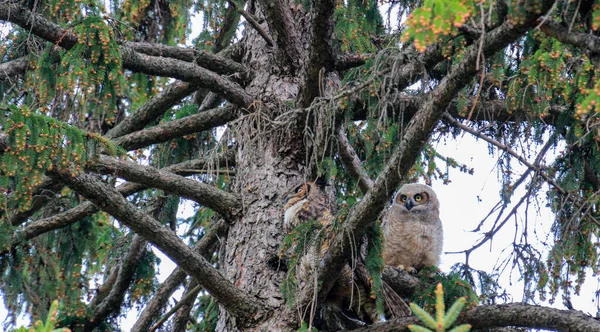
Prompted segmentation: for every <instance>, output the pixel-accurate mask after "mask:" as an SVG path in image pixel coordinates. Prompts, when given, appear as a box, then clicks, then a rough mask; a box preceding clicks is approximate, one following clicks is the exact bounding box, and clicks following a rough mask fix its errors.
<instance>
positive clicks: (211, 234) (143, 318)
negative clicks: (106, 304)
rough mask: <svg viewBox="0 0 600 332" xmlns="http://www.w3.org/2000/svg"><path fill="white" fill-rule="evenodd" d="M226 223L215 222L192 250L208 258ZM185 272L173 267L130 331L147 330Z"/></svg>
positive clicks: (180, 281)
mask: <svg viewBox="0 0 600 332" xmlns="http://www.w3.org/2000/svg"><path fill="white" fill-rule="evenodd" d="M227 228H228V226H227V223H226V222H225V221H224V220H219V221H218V222H217V223H215V224H214V225H213V226H212V227H211V228H210V229H209V230H208V232H206V234H205V235H204V236H203V237H202V239H201V240H200V241H198V243H197V244H196V246H195V247H194V249H193V250H194V252H196V253H198V254H200V255H202V256H203V257H204V258H206V259H209V257H208V256H210V255H211V254H212V251H210V248H212V247H213V245H214V244H215V243H217V240H218V238H219V237H220V236H223V235H224V234H225V232H226V231H227ZM186 276H187V274H186V273H185V272H184V271H183V270H182V269H181V268H179V267H177V268H175V270H173V272H171V275H169V277H168V278H167V279H166V280H165V281H164V282H163V283H162V284H161V285H160V287H159V288H158V290H157V291H156V293H154V296H153V297H152V299H151V300H150V301H149V302H148V303H147V304H146V307H145V308H144V310H143V311H142V313H141V314H140V317H139V318H138V320H137V321H136V322H135V324H134V325H133V327H132V328H131V332H145V331H148V329H149V328H150V325H151V324H152V322H153V320H155V319H156V318H157V317H158V315H159V313H160V311H161V310H162V308H163V307H164V306H165V305H166V304H167V302H168V301H169V298H171V295H173V293H174V292H175V290H176V289H177V287H179V285H181V283H182V282H183V281H184V280H185V278H186Z"/></svg>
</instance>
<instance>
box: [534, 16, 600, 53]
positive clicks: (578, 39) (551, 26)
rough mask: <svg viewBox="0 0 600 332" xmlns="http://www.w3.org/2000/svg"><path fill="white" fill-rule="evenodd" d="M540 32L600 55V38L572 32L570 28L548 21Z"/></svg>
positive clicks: (541, 27)
mask: <svg viewBox="0 0 600 332" xmlns="http://www.w3.org/2000/svg"><path fill="white" fill-rule="evenodd" d="M540 30H542V32H544V33H545V34H546V35H548V36H550V37H554V38H556V39H557V40H558V41H560V42H561V43H565V44H570V45H573V46H577V47H580V48H582V49H585V50H587V51H589V52H592V53H600V38H598V37H597V36H594V35H592V34H588V33H583V32H575V31H570V29H569V27H567V26H563V25H562V24H560V23H558V22H556V21H553V20H551V19H547V20H546V21H545V22H544V24H542V26H540Z"/></svg>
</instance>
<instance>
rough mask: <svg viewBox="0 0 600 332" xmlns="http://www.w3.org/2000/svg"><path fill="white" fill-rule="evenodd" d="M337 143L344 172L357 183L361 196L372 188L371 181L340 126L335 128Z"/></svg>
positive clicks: (342, 127)
mask: <svg viewBox="0 0 600 332" xmlns="http://www.w3.org/2000/svg"><path fill="white" fill-rule="evenodd" d="M337 141H338V152H339V154H340V159H341V160H342V163H343V164H344V167H346V170H347V171H348V173H349V174H350V176H351V177H352V179H354V181H356V182H357V183H358V187H359V188H360V191H362V192H363V194H364V193H366V192H368V191H369V190H371V188H372V187H373V180H371V178H370V177H369V175H368V174H367V172H366V171H365V170H364V169H363V167H362V162H361V161H360V159H358V156H357V155H356V151H354V148H353V147H352V145H351V144H350V142H348V137H346V131H345V130H344V126H343V125H341V124H340V125H338V128H337Z"/></svg>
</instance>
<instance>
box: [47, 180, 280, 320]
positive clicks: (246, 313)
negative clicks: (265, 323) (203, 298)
mask: <svg viewBox="0 0 600 332" xmlns="http://www.w3.org/2000/svg"><path fill="white" fill-rule="evenodd" d="M49 173H50V174H49V175H50V176H52V177H54V178H57V179H59V180H60V181H63V182H64V183H65V184H67V185H68V186H69V187H71V188H73V189H74V190H75V191H77V192H78V193H79V194H81V195H82V196H84V197H86V198H87V199H89V200H90V201H92V202H93V203H94V204H95V205H96V206H98V207H99V208H101V209H102V210H104V211H106V212H108V213H109V214H111V215H112V216H114V217H115V218H116V219H118V220H119V221H120V222H121V223H123V224H125V225H126V226H128V227H129V228H131V229H132V230H133V231H134V232H136V233H137V234H139V235H141V236H143V237H144V238H145V239H146V240H148V241H149V242H151V243H152V244H154V245H155V246H156V247H157V248H158V249H160V251H162V252H163V253H164V254H165V255H167V256H168V257H169V258H170V259H172V260H173V261H174V262H175V263H176V264H177V265H178V266H179V267H181V268H182V269H183V270H184V271H186V273H188V274H189V275H191V276H193V277H195V278H196V280H198V282H199V283H200V284H201V285H202V286H203V287H204V288H205V289H206V290H208V292H210V294H211V295H212V296H213V297H214V298H215V299H216V300H217V301H218V302H219V303H220V304H221V305H223V307H225V309H226V310H227V311H229V313H231V314H232V315H233V316H235V317H236V318H237V319H238V322H239V323H240V324H241V325H242V326H248V325H252V324H254V323H256V322H257V321H261V320H262V319H265V318H266V315H267V313H266V310H268V308H267V306H266V304H264V303H260V302H259V301H258V300H257V299H256V298H254V297H252V296H250V295H248V294H246V293H245V292H243V291H241V290H239V289H237V288H236V287H235V286H234V285H233V284H231V282H229V281H228V280H227V279H226V278H225V277H223V276H222V275H221V273H220V272H219V271H217V270H216V269H215V268H214V267H213V266H212V265H211V264H210V263H209V262H208V261H207V260H206V259H204V257H202V256H201V255H199V254H198V253H196V252H194V251H192V249H191V248H190V247H188V246H187V245H186V244H185V243H184V242H183V241H182V240H181V239H180V238H179V237H177V235H176V234H175V233H174V232H173V231H171V230H170V229H168V228H166V227H163V226H162V225H161V224H160V223H159V222H158V221H156V220H155V219H154V218H152V217H150V216H148V215H147V214H145V213H143V212H141V211H139V210H138V209H137V208H136V207H135V206H133V205H132V204H131V203H130V202H129V201H128V200H127V199H126V198H124V197H123V196H122V195H121V194H120V193H118V192H117V191H116V190H115V188H113V187H110V186H109V185H107V184H105V183H103V182H102V181H100V180H99V179H96V178H95V177H93V176H91V175H88V174H79V175H76V176H72V175H71V174H70V173H68V172H62V171H58V170H56V169H54V170H52V171H50V172H49Z"/></svg>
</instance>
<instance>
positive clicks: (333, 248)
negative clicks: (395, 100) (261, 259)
mask: <svg viewBox="0 0 600 332" xmlns="http://www.w3.org/2000/svg"><path fill="white" fill-rule="evenodd" d="M552 3H553V1H544V2H542V3H539V5H540V7H538V8H539V9H540V10H539V13H540V14H536V13H531V12H528V13H527V15H524V17H523V19H522V21H520V22H519V24H514V23H513V22H511V21H507V22H504V23H503V24H502V25H501V26H499V27H498V28H496V29H494V30H492V31H490V32H489V33H488V34H487V35H486V38H485V40H484V41H483V43H482V47H481V49H480V47H479V45H476V44H475V45H472V46H471V47H469V48H468V49H467V50H466V52H465V54H464V56H463V58H462V59H461V61H460V62H459V63H457V64H456V65H454V66H453V67H452V69H451V71H450V73H449V74H448V75H447V76H446V77H445V78H444V79H443V80H442V81H441V82H440V84H439V85H438V86H437V87H436V88H435V89H434V90H433V91H432V92H431V93H430V94H429V96H428V98H426V99H425V100H424V101H423V103H422V104H421V106H420V108H419V111H418V112H417V113H416V114H415V116H414V117H413V118H412V119H411V121H410V123H409V124H408V126H407V129H406V131H405V135H404V137H403V138H402V140H401V141H400V144H399V145H398V147H397V148H396V149H395V150H394V152H393V154H392V156H391V157H390V159H389V161H388V163H387V165H385V167H384V168H383V170H382V172H381V173H380V175H379V176H378V177H377V179H376V180H375V183H374V185H373V188H372V189H371V190H370V191H369V192H367V193H366V194H365V196H364V197H363V199H362V200H361V201H360V202H358V203H357V204H356V205H355V206H354V208H353V209H352V210H351V211H350V213H349V215H348V217H347V218H346V220H345V221H344V222H343V223H342V227H340V228H341V229H340V230H339V231H338V232H337V235H336V236H335V239H334V241H333V242H332V243H331V245H330V247H329V250H328V251H327V253H326V254H325V257H324V258H323V260H322V262H321V266H320V268H319V269H318V270H317V273H318V276H317V277H318V280H319V281H322V282H323V284H322V287H321V289H320V290H319V299H324V298H325V297H326V296H327V294H328V293H329V290H330V289H331V287H332V286H333V283H334V282H335V281H336V278H332V277H331V276H335V275H336V271H341V269H342V267H343V265H344V264H347V261H348V259H349V257H350V254H351V251H350V250H348V248H350V247H351V243H350V241H353V239H351V238H350V237H349V236H347V235H346V234H352V235H353V237H354V238H361V237H362V236H363V234H364V232H365V230H366V229H367V227H368V226H369V225H370V224H371V223H372V222H374V221H375V220H377V217H378V214H379V212H380V211H381V210H382V209H383V207H384V205H385V202H386V201H387V199H388V198H389V197H390V196H391V195H392V194H393V192H394V191H395V189H396V188H397V186H398V185H399V184H400V182H401V181H402V179H403V177H404V176H405V175H406V173H407V172H408V170H409V169H410V168H411V167H412V165H414V163H415V161H416V159H417V157H418V155H419V153H420V152H421V151H422V148H423V146H424V145H425V142H426V141H427V140H428V139H429V136H430V134H431V132H433V129H434V127H435V126H436V125H437V123H438V122H439V120H440V118H441V117H442V114H443V111H444V109H445V108H446V107H447V105H448V103H449V102H450V101H451V100H452V98H453V97H454V96H455V95H456V93H457V92H458V91H460V89H462V87H463V86H464V85H465V84H467V83H468V82H469V81H470V80H471V78H472V77H473V75H474V74H475V73H476V59H477V58H478V53H479V52H480V51H482V52H483V53H484V54H485V55H486V56H489V55H491V54H493V53H495V52H496V51H499V50H501V49H502V48H503V47H505V46H506V45H508V44H509V43H511V42H513V41H515V40H516V39H518V38H519V37H521V36H522V35H523V33H525V32H526V31H527V29H529V27H530V26H531V25H532V24H533V23H534V22H535V21H536V20H537V18H538V17H539V16H540V15H541V13H545V12H546V11H547V10H548V9H549V8H550V7H551V6H552ZM536 12H537V11H536ZM307 284H309V287H306V288H305V291H304V292H303V293H302V294H301V296H299V297H298V298H299V300H300V301H301V302H300V304H301V307H306V305H308V304H309V302H310V298H311V297H312V294H313V290H312V289H310V288H311V285H312V283H307Z"/></svg>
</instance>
